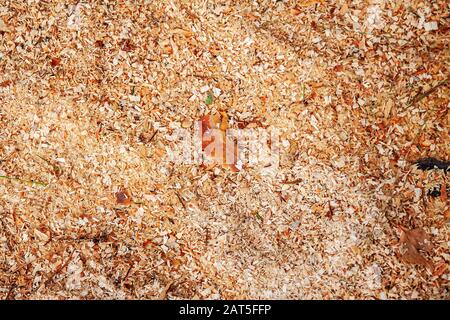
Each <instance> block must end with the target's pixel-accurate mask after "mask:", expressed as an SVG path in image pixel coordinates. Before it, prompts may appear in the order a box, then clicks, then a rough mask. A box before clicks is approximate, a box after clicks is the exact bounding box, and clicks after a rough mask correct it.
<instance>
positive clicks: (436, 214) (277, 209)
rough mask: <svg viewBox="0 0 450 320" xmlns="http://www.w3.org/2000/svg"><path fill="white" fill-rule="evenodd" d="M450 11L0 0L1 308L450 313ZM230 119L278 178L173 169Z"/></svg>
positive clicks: (342, 4) (347, 4) (386, 4)
mask: <svg viewBox="0 0 450 320" xmlns="http://www.w3.org/2000/svg"><path fill="white" fill-rule="evenodd" d="M448 9H449V6H448V2H447V1H443V0H442V1H440V0H439V1H409V0H403V1H393V0H392V1H390V0H385V1H383V0H378V1H376V0H374V1H359V0H356V1H345V0H337V1H326V0H307V1H264V0H260V1H232V0H227V1H222V0H221V1H199V0H190V1H182V0H171V1H33V0H28V1H7V0H0V299H68V298H74V299H118V298H119V299H158V298H159V299H166V298H167V299H180V298H186V299H190V298H199V299H245V298H254V299H268V298H272V299H331V298H338V299H355V298H359V299H399V298H401V299H415V298H419V299H424V298H428V299H445V298H448V297H449V296H450V292H449V285H450V268H449V261H450V250H449V247H450V235H449V219H450V211H449V200H448V197H447V194H448V192H449V189H448V188H449V182H448V176H446V172H445V171H444V170H437V169H433V170H427V171H423V170H420V169H418V168H417V167H416V166H415V165H414V161H416V160H417V159H420V158H424V157H434V158H437V159H440V160H442V161H448V160H450V152H449V151H450V150H449V148H450V147H449V145H450V141H449V122H450V115H449V100H448V93H449V92H448V78H447V77H448V66H449V48H448V45H449V41H448V40H449V33H448V21H449V20H448ZM211 93H212V94H211ZM220 112H221V113H222V114H226V115H227V117H228V119H229V126H230V127H232V128H233V127H235V128H237V127H238V126H239V127H253V128H258V127H264V128H267V127H275V128H279V129H280V130H281V132H282V133H281V138H280V141H281V149H282V150H281V153H280V166H279V169H278V171H277V172H276V174H275V175H272V176H266V175H262V174H261V171H260V170H259V169H258V168H256V167H254V168H252V167H246V168H242V170H240V171H238V172H233V171H231V170H229V169H226V168H224V167H222V166H220V165H215V166H198V165H193V164H185V165H183V164H174V163H171V162H169V161H166V160H165V159H166V158H165V157H166V154H167V152H168V151H167V150H168V147H170V146H171V144H172V143H173V141H170V139H168V138H167V135H168V134H170V132H171V131H172V130H174V129H175V128H180V127H182V128H191V127H192V124H193V122H194V121H196V120H198V119H200V118H201V117H202V116H204V115H208V114H215V113H220Z"/></svg>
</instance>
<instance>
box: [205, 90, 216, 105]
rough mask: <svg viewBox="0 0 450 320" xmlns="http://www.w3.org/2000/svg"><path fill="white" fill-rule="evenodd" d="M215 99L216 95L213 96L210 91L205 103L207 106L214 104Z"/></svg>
mask: <svg viewBox="0 0 450 320" xmlns="http://www.w3.org/2000/svg"><path fill="white" fill-rule="evenodd" d="M213 100H214V97H213V95H212V93H211V92H209V93H208V96H207V97H206V100H205V104H206V105H207V106H210V105H212V103H213Z"/></svg>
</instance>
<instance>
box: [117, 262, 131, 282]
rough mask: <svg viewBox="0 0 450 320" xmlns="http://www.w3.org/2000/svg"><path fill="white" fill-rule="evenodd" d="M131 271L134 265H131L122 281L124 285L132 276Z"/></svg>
mask: <svg viewBox="0 0 450 320" xmlns="http://www.w3.org/2000/svg"><path fill="white" fill-rule="evenodd" d="M131 269H133V263H130V267H129V268H128V270H127V273H126V274H125V276H124V277H123V278H122V280H121V281H120V282H121V283H124V282H125V280H127V278H128V276H129V275H130V271H131Z"/></svg>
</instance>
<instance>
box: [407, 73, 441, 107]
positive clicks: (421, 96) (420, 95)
mask: <svg viewBox="0 0 450 320" xmlns="http://www.w3.org/2000/svg"><path fill="white" fill-rule="evenodd" d="M449 80H450V78H447V79H445V80H443V81H441V82H439V83H438V84H437V85H435V86H434V87H432V88H430V89H428V90H427V91H425V92H420V93H418V94H416V95H415V96H414V98H413V99H412V100H411V102H410V104H409V105H410V106H412V105H415V104H416V103H418V102H419V101H420V100H422V99H424V98H426V97H428V96H429V95H430V94H432V93H433V92H435V91H436V90H437V89H439V88H440V87H442V86H444V85H446V84H447V82H448V81H449Z"/></svg>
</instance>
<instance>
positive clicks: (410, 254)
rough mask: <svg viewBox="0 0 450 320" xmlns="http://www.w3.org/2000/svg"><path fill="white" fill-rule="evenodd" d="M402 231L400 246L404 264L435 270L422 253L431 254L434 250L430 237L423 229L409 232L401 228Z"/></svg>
mask: <svg viewBox="0 0 450 320" xmlns="http://www.w3.org/2000/svg"><path fill="white" fill-rule="evenodd" d="M399 228H400V229H401V231H402V234H401V236H400V241H399V246H400V255H401V258H402V260H403V261H404V262H407V263H412V264H418V265H423V266H426V267H427V268H429V269H432V268H433V264H432V262H431V261H429V260H428V259H426V258H425V257H424V256H423V255H422V254H421V253H420V251H423V252H430V251H431V249H432V246H431V242H430V238H429V236H428V235H427V234H426V232H425V231H424V230H423V229H420V228H416V229H413V230H408V229H406V228H404V227H401V226H399Z"/></svg>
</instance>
